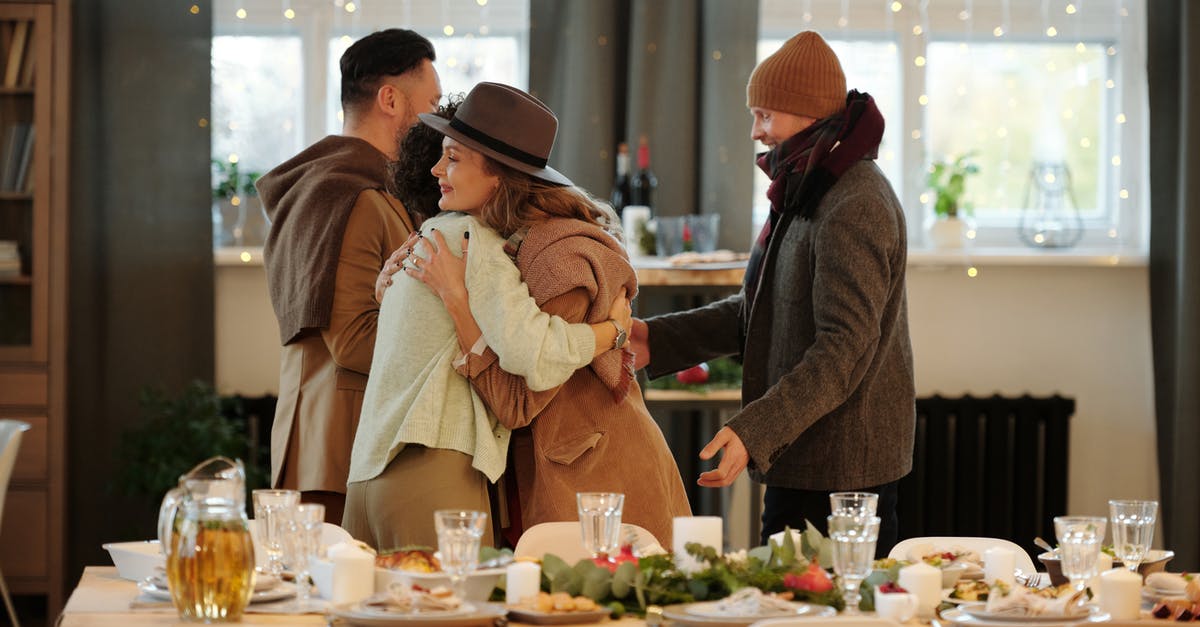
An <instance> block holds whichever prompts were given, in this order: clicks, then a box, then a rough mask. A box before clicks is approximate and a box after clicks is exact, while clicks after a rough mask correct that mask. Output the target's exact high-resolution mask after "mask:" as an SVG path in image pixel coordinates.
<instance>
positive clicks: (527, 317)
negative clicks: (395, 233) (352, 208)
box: [342, 101, 630, 549]
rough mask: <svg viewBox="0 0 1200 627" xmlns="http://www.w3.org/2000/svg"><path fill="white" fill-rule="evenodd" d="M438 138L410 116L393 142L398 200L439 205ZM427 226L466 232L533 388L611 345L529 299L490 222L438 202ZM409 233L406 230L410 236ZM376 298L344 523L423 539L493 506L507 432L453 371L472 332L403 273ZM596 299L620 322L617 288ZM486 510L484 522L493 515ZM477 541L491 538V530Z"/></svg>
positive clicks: (511, 350) (606, 328)
mask: <svg viewBox="0 0 1200 627" xmlns="http://www.w3.org/2000/svg"><path fill="white" fill-rule="evenodd" d="M456 110H457V104H456V103H455V102H453V101H452V102H451V104H449V105H448V106H446V107H443V108H442V109H441V110H440V111H439V113H438V114H437V115H440V116H443V117H441V118H439V119H447V118H449V117H451V116H453V114H454V112H455V111H456ZM440 143H441V135H440V134H439V133H437V132H436V131H432V130H431V129H429V128H428V127H426V126H419V127H417V128H414V129H413V130H412V131H411V132H410V133H409V134H408V135H407V137H406V139H405V140H404V141H403V143H402V144H401V150H400V154H401V157H400V160H399V162H397V163H396V164H395V165H394V167H393V176H394V177H395V183H396V185H395V187H396V188H397V189H396V190H395V191H396V193H397V197H398V198H400V199H401V200H402V201H403V202H404V204H405V206H407V207H414V208H417V209H419V210H421V211H428V212H430V213H432V212H434V211H437V203H438V198H439V196H440V193H439V192H438V187H437V181H436V179H433V178H432V176H431V175H430V174H429V168H430V166H432V165H433V164H434V163H436V162H437V160H438V159H440V158H441V149H440ZM428 190H432V191H433V192H434V194H430V193H428ZM435 231H437V232H440V233H452V234H453V235H454V237H455V241H458V238H459V237H463V236H464V235H466V234H474V235H475V240H474V241H475V243H476V247H477V249H478V250H479V251H480V254H478V255H475V256H473V257H477V258H476V259H473V261H475V262H476V263H475V264H474V267H473V269H472V271H471V273H470V274H469V276H471V277H480V280H479V281H478V282H480V283H483V285H482V286H480V287H479V289H480V290H481V291H483V292H484V293H489V298H490V299H491V300H493V302H494V303H496V304H497V305H499V306H500V307H501V309H500V312H501V313H500V315H499V316H498V318H497V319H498V322H499V324H502V325H504V326H505V327H506V328H507V329H509V332H507V333H506V334H505V335H504V336H502V337H500V338H498V339H497V340H495V341H493V342H491V347H492V348H493V349H494V352H495V353H497V354H499V355H500V356H501V357H502V358H503V359H504V364H505V367H506V368H508V369H509V370H510V371H511V372H513V373H517V374H519V375H521V376H523V377H525V379H526V380H527V382H528V385H529V386H530V387H531V388H534V389H539V390H545V389H551V388H554V387H556V386H558V385H561V384H562V383H563V382H564V381H566V380H567V378H568V377H570V376H571V374H572V373H573V372H574V371H575V370H576V369H577V368H580V367H582V366H584V365H586V364H587V363H588V362H590V361H592V359H593V358H594V357H595V356H596V355H597V354H599V353H603V352H605V351H608V350H610V347H611V345H612V343H613V339H614V337H615V335H616V331H615V330H614V328H613V325H612V324H610V323H608V322H603V321H601V322H598V323H595V324H591V325H588V324H571V323H568V322H567V321H565V320H563V319H562V318H559V317H554V316H551V315H549V314H546V313H543V312H542V311H541V310H540V309H539V308H538V306H537V304H536V303H535V302H534V301H533V299H531V298H530V296H529V292H528V291H527V290H526V289H525V287H524V285H523V284H522V283H521V277H520V273H519V272H518V271H517V269H516V267H515V266H514V265H513V263H512V261H511V260H510V259H509V258H508V257H507V256H506V255H505V254H504V251H503V244H504V241H503V239H501V238H500V236H499V235H498V234H496V232H495V231H493V230H492V229H489V228H487V227H485V226H483V225H482V224H480V223H479V222H478V221H476V219H475V218H473V217H471V216H470V215H468V214H466V213H456V212H450V211H443V212H441V213H438V214H437V215H435V216H433V217H431V218H428V219H426V220H425V221H424V222H422V224H421V231H418V232H414V235H415V234H416V233H424V234H425V235H426V236H427V235H428V234H429V233H432V232H435ZM414 243H415V240H412V239H411V238H410V242H409V243H408V246H412V245H413V244H414ZM488 253H490V254H488ZM414 260H415V258H414ZM379 300H380V303H381V306H380V312H379V325H378V334H377V337H376V341H375V354H374V357H373V361H372V367H371V377H370V378H369V379H368V383H367V388H366V391H365V393H364V398H363V411H362V417H361V418H360V421H359V425H358V430H357V431H356V433H355V439H354V446H353V449H352V452H351V458H350V473H349V483H348V490H347V496H346V510H345V514H344V516H343V519H342V522H343V525H344V526H345V527H346V529H347V530H349V531H350V533H351V534H352V535H354V536H355V537H356V538H358V539H360V540H363V541H365V542H368V543H369V544H371V545H373V546H375V547H377V548H380V549H393V548H399V547H402V546H406V545H413V544H419V545H433V544H436V534H435V533H434V529H433V512H434V511H435V510H438V509H472V510H482V511H490V510H491V507H490V506H489V490H488V486H489V484H490V483H492V482H495V481H496V480H497V479H498V478H499V477H500V475H501V473H502V472H503V471H504V468H505V466H506V458H507V453H508V439H509V430H508V428H506V427H505V426H503V425H501V424H498V423H497V421H496V419H495V417H493V416H491V415H490V414H489V413H488V412H487V409H486V406H485V405H484V404H483V402H482V401H481V400H480V399H479V397H478V396H477V395H476V394H475V393H474V392H473V391H472V389H471V386H470V385H469V383H468V382H467V380H466V379H465V378H463V377H462V376H460V375H459V374H457V373H456V372H455V364H456V363H458V362H460V361H462V360H463V359H464V358H463V356H462V355H463V353H465V352H468V351H470V350H472V349H474V350H475V351H477V352H482V350H483V348H482V346H483V344H482V343H481V342H478V341H476V340H477V339H478V338H472V339H471V341H469V342H465V343H464V342H462V341H461V338H459V337H458V336H456V334H455V324H454V323H453V322H452V321H451V319H450V317H449V314H448V313H447V311H446V310H445V308H444V307H443V306H442V304H441V301H440V300H439V298H438V297H437V296H436V295H435V294H434V293H433V292H432V291H430V290H429V288H427V287H425V286H424V285H422V284H421V283H419V282H418V281H415V280H411V279H410V280H407V281H401V282H400V284H399V285H397V286H396V287H395V288H393V289H391V290H388V292H387V293H386V294H385V295H382V296H381V298H380V299H379ZM606 302H611V305H610V307H609V309H611V310H612V311H607V310H606V313H607V314H608V316H609V317H611V318H616V319H618V320H619V321H620V322H619V324H622V325H628V324H629V321H630V311H629V304H628V300H627V299H626V298H625V296H624V292H623V291H618V293H617V294H615V295H614V296H613V298H612V299H611V300H610V301H606ZM492 518H493V523H494V522H496V519H498V518H500V517H498V516H495V515H493V516H492ZM486 540H487V541H488V542H489V543H490V542H491V541H492V533H488V534H487V536H486Z"/></svg>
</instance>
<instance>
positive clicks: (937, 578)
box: [898, 562, 942, 618]
mask: <svg viewBox="0 0 1200 627" xmlns="http://www.w3.org/2000/svg"><path fill="white" fill-rule="evenodd" d="M898 579H899V581H898V583H899V584H900V587H901V588H904V589H905V590H908V591H909V592H911V593H913V594H915V595H917V600H918V606H917V617H919V618H929V617H931V616H933V612H934V609H936V608H937V606H938V604H939V603H941V601H942V571H941V570H940V569H938V568H934V567H933V566H930V565H929V564H926V563H925V562H917V563H916V564H913V565H912V566H905V567H904V568H901V569H900V576H899V577H898Z"/></svg>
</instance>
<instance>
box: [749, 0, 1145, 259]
mask: <svg viewBox="0 0 1200 627" xmlns="http://www.w3.org/2000/svg"><path fill="white" fill-rule="evenodd" d="M1144 11H1145V6H1144V3H1142V2H1136V1H1134V0H1088V2H1086V3H1085V2H1071V1H1069V0H918V1H914V0H897V1H893V2H874V1H859V0H760V32H759V46H760V52H759V57H760V59H761V58H763V57H765V56H766V54H770V52H773V51H774V50H776V49H778V46H779V45H780V44H782V42H783V41H785V40H786V39H787V38H788V37H791V36H792V35H794V34H795V33H796V32H799V31H801V30H810V29H811V30H817V31H818V32H820V33H821V34H822V35H823V36H824V37H825V38H826V40H828V41H829V43H830V45H831V46H832V47H833V49H834V51H835V52H837V53H838V56H839V58H840V59H841V60H842V64H843V69H844V70H845V71H846V75H847V86H848V87H850V88H857V89H859V90H861V91H867V92H869V93H871V94H872V95H873V96H875V99H876V102H877V103H878V105H879V108H880V110H881V111H882V113H883V115H884V118H885V120H886V122H887V124H886V129H887V130H886V131H885V137H884V142H883V146H881V149H880V157H879V161H878V163H879V166H880V168H882V169H883V171H884V173H885V174H886V175H887V177H888V178H889V180H890V181H891V182H892V185H893V187H894V188H895V189H896V192H897V194H898V195H899V196H900V199H901V201H902V202H903V204H904V206H905V211H906V213H907V215H908V224H909V241H910V245H912V246H914V247H919V246H921V245H922V243H923V242H924V241H925V234H924V229H923V225H924V223H925V222H926V220H927V219H928V218H929V216H930V214H931V213H932V208H931V206H932V199H931V198H930V194H928V193H926V184H925V177H926V173H927V171H928V168H929V166H930V164H931V163H932V162H933V161H935V160H945V159H947V158H953V157H956V156H958V155H962V154H971V155H973V159H974V160H975V162H976V163H977V164H978V165H979V173H978V174H977V175H975V176H973V177H971V178H970V179H969V181H968V187H967V196H968V197H967V199H966V200H968V201H969V202H971V203H972V204H973V206H974V214H973V217H972V221H973V222H974V225H975V227H976V229H975V234H976V237H977V239H976V245H979V246H989V247H990V246H999V247H1019V248H1024V247H1025V244H1023V243H1022V242H1021V240H1020V238H1019V237H1018V233H1017V231H1018V228H1019V226H1020V224H1021V221H1022V218H1023V217H1025V218H1028V217H1029V214H1030V212H1031V210H1032V208H1033V207H1037V206H1043V205H1040V204H1039V203H1040V202H1043V201H1044V198H1045V196H1046V194H1048V193H1049V192H1047V191H1045V190H1046V188H1047V185H1046V184H1045V183H1046V182H1047V181H1054V180H1055V178H1056V177H1059V179H1060V180H1058V181H1057V183H1058V184H1059V185H1062V180H1064V179H1065V180H1069V187H1068V188H1067V190H1066V193H1064V194H1062V195H1061V196H1062V197H1063V198H1065V201H1066V202H1067V203H1068V204H1067V207H1066V208H1065V209H1064V210H1070V208H1071V207H1073V208H1074V209H1075V210H1077V211H1078V215H1079V218H1080V221H1081V224H1082V225H1083V227H1084V234H1083V238H1082V240H1081V241H1080V242H1079V244H1078V245H1079V246H1091V247H1106V248H1114V247H1115V248H1123V247H1129V248H1135V249H1142V248H1144V246H1145V243H1146V238H1147V233H1146V232H1145V229H1144V228H1143V226H1142V224H1143V222H1144V217H1145V215H1146V214H1147V213H1148V211H1147V205H1148V201H1147V198H1148V184H1147V183H1146V180H1147V177H1148V174H1147V167H1146V148H1145V128H1146V125H1145V122H1144V120H1145V118H1146V116H1147V112H1146V108H1145V98H1146V78H1145V59H1144V52H1143V50H1142V49H1143V48H1144V45H1143V43H1142V39H1143V37H1144V31H1145V26H1144V20H1145V16H1144ZM889 157H891V158H893V159H894V161H891V160H889ZM763 178H764V179H765V177H763ZM765 184H766V183H765V180H764V181H763V182H762V183H761V188H760V189H756V191H755V194H756V198H755V202H756V207H757V206H758V205H759V204H762V205H763V209H765V199H762V198H763V196H762V195H763V194H764V193H765V191H764V190H765ZM1039 187H1040V188H1042V191H1041V192H1039ZM1039 194H1041V196H1039ZM756 213H758V212H757V211H756ZM763 215H765V214H763ZM756 218H757V216H756Z"/></svg>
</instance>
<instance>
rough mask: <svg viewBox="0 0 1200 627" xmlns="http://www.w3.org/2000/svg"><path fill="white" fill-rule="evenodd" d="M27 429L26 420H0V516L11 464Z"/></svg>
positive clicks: (15, 459)
mask: <svg viewBox="0 0 1200 627" xmlns="http://www.w3.org/2000/svg"><path fill="white" fill-rule="evenodd" d="M28 430H29V423H28V422H22V421H20V420H10V419H5V420H0V516H3V515H4V501H5V498H4V497H5V496H7V495H8V481H9V479H12V472H13V466H14V465H15V464H16V463H17V451H18V450H19V449H20V448H21V435H22V434H24V433H25V432H26V431H28Z"/></svg>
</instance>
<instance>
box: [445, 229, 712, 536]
mask: <svg viewBox="0 0 1200 627" xmlns="http://www.w3.org/2000/svg"><path fill="white" fill-rule="evenodd" d="M516 262H517V267H518V268H519V269H520V270H521V275H522V277H523V278H524V279H525V281H526V283H527V284H528V285H529V292H530V294H531V295H532V296H533V298H534V299H535V300H536V301H537V303H538V305H539V306H540V307H541V308H542V309H543V311H546V312H547V313H552V314H556V315H559V316H562V317H563V318H565V319H567V320H569V321H571V322H580V321H583V322H589V323H596V322H601V321H603V320H605V319H606V318H607V317H608V309H609V305H610V304H611V303H612V299H613V298H614V297H615V296H616V294H617V292H618V291H619V290H620V288H621V287H622V286H625V287H627V288H628V289H629V291H630V293H631V294H632V293H633V291H634V290H635V289H636V283H637V279H636V276H635V274H634V271H633V267H632V266H630V265H629V260H628V257H627V256H626V254H625V251H624V249H623V248H622V247H621V245H620V244H619V243H618V242H617V241H616V239H614V238H613V237H612V236H610V235H609V234H607V233H605V232H604V231H602V230H601V229H599V228H597V227H595V226H592V225H588V224H586V223H584V222H581V221H579V220H569V219H552V220H548V221H545V222H540V223H537V224H535V225H534V226H533V227H532V228H531V229H530V230H529V232H528V234H527V235H526V237H525V239H524V241H523V243H522V244H521V247H520V249H519V251H518V254H517V259H516ZM624 357H625V353H624V351H613V352H610V353H606V354H605V355H602V356H601V357H600V358H599V359H597V360H596V361H595V362H593V363H592V365H589V366H587V367H585V368H581V369H580V370H578V371H576V372H575V374H574V375H573V376H572V377H571V378H570V379H569V380H568V381H567V382H566V383H565V384H564V385H562V386H560V387H558V388H554V389H552V390H548V391H545V392H532V391H530V390H529V389H528V388H527V387H526V386H525V383H524V379H522V378H520V377H517V376H514V375H511V374H508V373H506V372H504V371H503V370H501V369H500V367H499V364H498V363H497V361H496V355H495V353H493V352H492V351H491V350H490V349H489V350H487V351H485V352H484V354H483V355H481V356H475V355H471V356H470V357H469V359H468V362H467V364H466V365H465V366H464V367H462V368H460V372H462V373H463V374H465V375H467V376H469V377H470V378H471V382H472V384H473V385H474V386H475V389H476V390H477V391H478V393H479V395H480V396H481V397H482V398H483V399H484V401H485V402H486V403H488V405H489V406H490V408H491V409H492V411H493V412H494V413H495V414H496V417H497V419H499V420H500V421H501V422H502V423H504V425H505V426H507V427H509V428H511V429H514V430H516V431H514V434H513V440H514V444H513V448H512V450H511V451H510V453H509V455H510V457H511V458H512V462H513V465H512V467H513V472H515V473H516V476H517V483H518V485H519V487H520V501H521V503H522V506H521V517H522V520H521V522H522V524H523V526H524V527H525V528H529V527H530V526H532V525H535V524H537V523H541V522H550V521H564V520H577V519H578V514H577V510H576V505H575V493H576V492H584V491H603V492H622V493H624V494H625V509H624V515H623V516H622V520H623V521H624V522H627V523H633V524H636V525H640V526H642V527H645V528H646V529H648V530H649V531H650V532H651V533H653V534H654V535H655V537H656V538H657V539H658V540H659V541H660V542H661V543H662V544H663V546H671V526H672V520H671V519H672V518H673V517H675V516H690V515H691V508H690V506H689V505H688V501H687V495H686V493H685V492H684V487H683V481H682V480H681V478H680V475H679V468H678V467H676V465H675V459H674V458H673V457H672V455H671V451H670V449H669V448H668V447H667V442H666V439H665V438H663V435H662V431H661V430H660V429H659V428H658V425H657V424H656V423H655V422H654V419H653V418H651V417H650V413H649V412H648V411H647V410H646V403H645V401H643V400H642V394H641V390H640V389H639V388H638V386H637V383H636V382H631V380H630V375H631V374H632V371H631V367H630V364H631V363H632V362H631V360H626V359H624ZM622 392H624V393H622ZM529 436H532V437H531V440H532V441H530V437H529Z"/></svg>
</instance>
